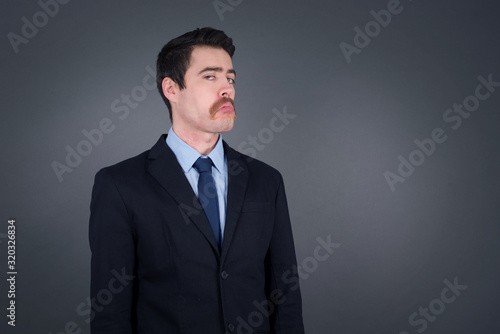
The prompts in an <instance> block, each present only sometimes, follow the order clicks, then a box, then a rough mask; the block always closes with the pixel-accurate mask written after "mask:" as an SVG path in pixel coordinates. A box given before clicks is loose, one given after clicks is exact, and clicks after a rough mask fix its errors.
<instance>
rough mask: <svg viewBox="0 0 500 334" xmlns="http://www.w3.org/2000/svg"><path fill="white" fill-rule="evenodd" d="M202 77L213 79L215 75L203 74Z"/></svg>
mask: <svg viewBox="0 0 500 334" xmlns="http://www.w3.org/2000/svg"><path fill="white" fill-rule="evenodd" d="M203 78H205V79H207V80H214V79H215V75H205V76H204V77H203Z"/></svg>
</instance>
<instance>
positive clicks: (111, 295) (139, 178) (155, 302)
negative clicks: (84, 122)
mask: <svg viewBox="0 0 500 334" xmlns="http://www.w3.org/2000/svg"><path fill="white" fill-rule="evenodd" d="M234 50H235V48H234V46H233V44H232V40H231V39H230V38H229V37H227V36H226V35H225V33H224V32H222V31H219V30H215V29H212V28H203V29H196V30H194V31H191V32H188V33H186V34H184V35H182V36H180V37H178V38H175V39H173V40H172V41H170V42H169V43H168V44H167V45H165V46H164V47H163V49H162V51H161V52H160V54H159V56H158V61H157V84H158V89H159V91H160V94H161V95H162V97H163V99H164V101H165V103H166V104H167V107H168V109H169V113H170V117H171V120H172V127H171V128H170V131H169V132H168V135H162V136H161V137H160V139H159V140H158V142H157V143H156V144H155V145H154V146H153V148H151V149H150V150H148V151H146V152H144V153H142V154H140V155H138V156H136V157H134V158H131V159H128V160H125V161H123V162H121V163H118V164H116V165H114V166H111V167H107V168H104V169H102V170H101V171H99V172H98V173H97V175H96V177H95V183H94V189H93V191H92V202H91V216H90V231H89V236H90V247H91V250H92V265H91V298H92V299H91V300H93V312H92V315H91V319H92V321H91V329H92V333H93V334H97V333H106V334H114V333H116V334H129V333H144V334H156V333H162V334H167V333H168V334H175V333H193V334H201V333H208V334H212V333H213V334H220V333H283V334H294V333H303V332H304V329H303V324H302V306H301V296H300V290H299V288H298V284H297V282H298V277H297V274H296V272H297V270H296V258H295V250H294V244H293V238H292V231H291V226H290V220H289V215H288V208H287V202H286V197H285V190H284V187H283V180H282V178H281V175H280V174H279V172H278V171H276V170H275V169H273V168H272V167H269V166H268V165H266V164H264V163H262V162H260V161H258V160H255V159H252V158H250V157H248V156H245V155H243V154H240V153H238V152H236V151H235V150H233V149H232V148H231V147H229V146H228V145H227V144H226V143H225V142H223V141H222V138H221V135H220V134H221V133H224V132H227V131H229V130H231V128H232V127H233V123H234V120H235V118H236V112H235V108H234V95H235V90H234V83H235V76H236V72H235V70H234V68H233V65H232V61H231V57H232V56H233V53H234ZM291 272H293V273H294V274H291V275H290V273H291ZM291 283H293V284H291Z"/></svg>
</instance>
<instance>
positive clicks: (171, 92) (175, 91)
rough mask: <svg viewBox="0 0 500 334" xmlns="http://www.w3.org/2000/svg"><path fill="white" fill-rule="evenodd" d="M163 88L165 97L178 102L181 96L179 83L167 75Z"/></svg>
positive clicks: (162, 83)
mask: <svg viewBox="0 0 500 334" xmlns="http://www.w3.org/2000/svg"><path fill="white" fill-rule="evenodd" d="M161 88H162V91H163V94H165V97H166V98H167V99H168V100H169V101H170V103H172V102H177V99H178V97H179V91H180V89H179V85H177V84H176V83H175V82H174V81H173V80H172V79H170V78H169V77H166V78H164V79H163V81H162V82H161Z"/></svg>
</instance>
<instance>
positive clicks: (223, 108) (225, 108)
mask: <svg viewBox="0 0 500 334" xmlns="http://www.w3.org/2000/svg"><path fill="white" fill-rule="evenodd" d="M217 111H221V112H234V108H233V105H232V103H231V102H226V103H224V104H223V105H221V106H220V107H219V109H217Z"/></svg>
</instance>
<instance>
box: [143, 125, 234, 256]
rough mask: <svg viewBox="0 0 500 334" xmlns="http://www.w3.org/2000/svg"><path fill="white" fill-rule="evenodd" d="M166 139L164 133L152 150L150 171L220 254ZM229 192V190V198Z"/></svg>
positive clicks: (186, 216)
mask: <svg viewBox="0 0 500 334" xmlns="http://www.w3.org/2000/svg"><path fill="white" fill-rule="evenodd" d="M165 140H166V135H162V136H161V137H160V139H159V140H158V142H157V143H156V144H155V145H154V146H153V148H152V149H151V150H150V152H149V156H148V159H149V166H148V172H149V173H150V174H151V175H152V176H153V177H154V178H155V179H156V180H157V181H158V182H159V183H160V184H161V186H162V187H163V188H165V190H166V191H168V193H169V194H170V195H171V196H172V197H173V198H174V200H175V201H176V202H177V204H178V207H179V210H180V212H181V214H182V216H183V217H184V221H185V223H186V224H189V223H190V222H193V223H194V224H195V225H196V227H197V228H198V229H199V230H200V231H201V233H203V235H204V236H205V238H207V240H208V242H209V243H210V245H211V246H212V248H213V249H214V251H215V252H216V253H217V254H218V255H219V247H218V246H217V243H216V241H215V237H214V235H213V232H212V229H211V228H210V223H209V222H208V219H207V217H206V216H205V212H204V211H203V208H202V206H201V204H200V202H199V201H198V198H197V197H196V195H195V193H194V191H193V189H192V188H191V185H190V184H189V181H188V180H187V178H186V176H185V175H184V171H183V170H182V168H181V166H180V165H179V163H178V162H177V158H176V157H175V155H174V153H173V152H172V150H171V149H170V147H168V145H167V143H166V142H165ZM228 161H229V157H228ZM229 184H231V183H230V182H229ZM229 193H230V192H229V191H228V198H229ZM228 207H229V203H228Z"/></svg>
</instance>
